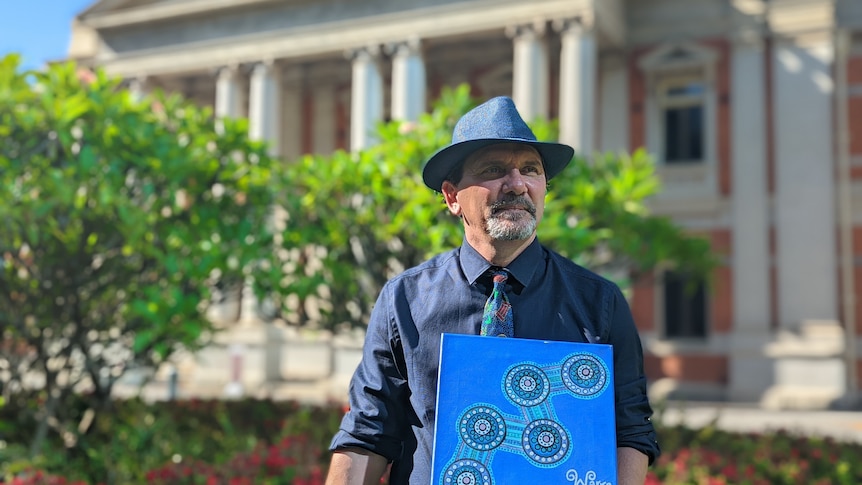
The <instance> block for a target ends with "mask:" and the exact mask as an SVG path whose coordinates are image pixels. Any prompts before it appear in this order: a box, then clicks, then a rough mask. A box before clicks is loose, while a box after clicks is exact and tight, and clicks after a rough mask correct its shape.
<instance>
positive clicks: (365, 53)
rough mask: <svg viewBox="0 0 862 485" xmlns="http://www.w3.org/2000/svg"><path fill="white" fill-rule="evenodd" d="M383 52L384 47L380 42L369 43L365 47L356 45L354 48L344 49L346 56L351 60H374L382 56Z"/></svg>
mask: <svg viewBox="0 0 862 485" xmlns="http://www.w3.org/2000/svg"><path fill="white" fill-rule="evenodd" d="M381 52H382V48H381V46H380V44H368V45H366V46H363V47H356V48H353V49H347V50H346V51H344V57H346V58H347V59H349V60H351V61H357V60H365V61H368V60H372V59H376V58H377V57H380V54H381Z"/></svg>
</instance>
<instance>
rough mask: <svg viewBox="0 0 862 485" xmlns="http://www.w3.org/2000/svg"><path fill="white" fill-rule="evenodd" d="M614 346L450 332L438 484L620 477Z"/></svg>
mask: <svg viewBox="0 0 862 485" xmlns="http://www.w3.org/2000/svg"><path fill="white" fill-rule="evenodd" d="M612 350H613V349H612V347H611V346H610V345H603V344H582V343H573V342H550V341H542V340H527V339H515V338H499V337H480V336H477V335H455V334H443V336H442V339H441V349H440V374H439V378H438V392H437V418H436V428H435V439H434V457H433V463H432V469H433V478H432V481H431V485H511V484H516V483H517V484H522V483H524V484H542V485H546V484H576V485H615V484H616V482H617V478H616V473H617V467H616V432H615V429H616V427H615V424H614V386H613V358H612Z"/></svg>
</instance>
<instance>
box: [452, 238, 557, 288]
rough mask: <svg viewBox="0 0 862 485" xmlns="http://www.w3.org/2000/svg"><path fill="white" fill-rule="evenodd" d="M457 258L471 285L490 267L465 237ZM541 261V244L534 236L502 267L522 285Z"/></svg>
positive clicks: (526, 283) (526, 284) (527, 281)
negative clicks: (520, 251)
mask: <svg viewBox="0 0 862 485" xmlns="http://www.w3.org/2000/svg"><path fill="white" fill-rule="evenodd" d="M459 259H460V261H461V271H463V272H464V276H466V277H467V281H468V282H469V283H470V284H471V285H472V284H473V283H475V282H476V280H477V279H479V277H480V276H482V275H483V274H485V272H487V271H488V269H490V268H491V263H489V262H488V261H487V260H486V259H485V258H483V257H482V255H480V254H479V253H478V252H477V251H476V250H475V249H473V246H470V243H468V242H467V239H466V238H465V239H464V241H463V242H462V243H461V256H460V258H459ZM541 261H542V246H541V244H539V238H535V239H533V242H531V243H530V245H529V246H527V247H526V248H525V249H524V251H523V252H522V253H521V254H519V255H518V257H517V258H515V260H514V261H512V262H511V263H509V266H506V267H505V268H504V269H505V270H506V271H508V272H509V274H511V275H512V276H514V277H515V279H516V280H518V282H519V283H521V284H522V285H524V286H528V285H529V284H530V280H532V279H533V274H535V272H536V268H538V267H539V264H540V263H541Z"/></svg>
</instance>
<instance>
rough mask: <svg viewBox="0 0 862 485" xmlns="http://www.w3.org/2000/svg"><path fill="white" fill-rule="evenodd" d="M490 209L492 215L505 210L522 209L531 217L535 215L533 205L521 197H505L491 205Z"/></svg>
mask: <svg viewBox="0 0 862 485" xmlns="http://www.w3.org/2000/svg"><path fill="white" fill-rule="evenodd" d="M490 209H491V214H492V215H493V214H496V213H497V212H500V211H503V210H506V209H523V210H525V211H527V212H529V213H530V215H532V216H535V215H536V206H535V204H533V201H531V200H530V199H529V198H527V197H525V196H523V195H516V196H509V197H505V198H504V199H503V200H499V201H497V202H494V203H493V204H491V207H490Z"/></svg>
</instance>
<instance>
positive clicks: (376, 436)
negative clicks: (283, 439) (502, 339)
mask: <svg viewBox="0 0 862 485" xmlns="http://www.w3.org/2000/svg"><path fill="white" fill-rule="evenodd" d="M573 155H574V150H573V149H572V148H571V147H569V146H567V145H562V144H558V143H543V142H538V141H536V137H535V135H533V133H532V131H530V129H529V127H527V125H526V124H525V123H524V121H523V120H522V119H521V116H520V115H519V114H518V112H517V110H516V109H515V105H514V103H513V102H512V100H511V99H509V98H505V97H499V98H494V99H491V100H489V101H487V102H486V103H484V104H482V105H480V106H478V107H477V108H475V109H473V110H472V111H470V112H469V113H467V114H466V115H464V117H462V118H461V120H459V122H458V124H457V125H456V126H455V131H454V133H453V136H452V143H451V144H450V145H449V146H447V147H446V148H444V149H442V150H440V151H439V152H437V153H436V154H435V155H434V156H433V157H431V159H429V160H428V162H427V163H426V164H425V167H424V169H423V179H424V181H425V184H426V185H428V187H430V188H431V189H434V190H436V191H439V192H441V193H442V194H443V198H444V200H445V202H446V205H447V206H448V208H449V211H450V212H451V213H452V214H453V215H456V216H458V217H460V218H461V220H462V222H463V225H464V242H463V243H462V245H461V247H460V248H458V249H454V250H452V251H449V252H447V253H444V254H441V255H438V256H436V257H434V258H432V259H430V260H429V261H426V262H424V263H422V264H421V265H419V266H417V267H415V268H412V269H409V270H407V271H405V272H404V273H402V274H401V275H399V276H397V277H395V278H393V279H392V280H390V281H389V282H388V283H387V284H386V285H385V286H384V288H383V290H382V291H381V293H380V296H379V298H378V300H377V303H376V305H375V307H374V310H373V311H372V315H371V321H370V322H369V326H368V332H367V334H366V341H365V347H364V352H363V358H362V362H361V363H360V364H359V367H358V368H357V369H356V373H355V374H354V376H353V380H352V381H351V385H350V411H349V412H348V413H347V414H346V415H345V417H344V419H343V421H342V423H341V429H340V430H339V431H338V433H337V434H336V436H335V437H334V438H333V440H332V445H331V449H332V450H333V452H334V453H333V457H332V464H331V467H330V473H329V477H328V479H327V482H326V483H327V484H330V485H337V484H377V483H379V481H380V477H381V475H382V474H383V473H384V472H385V470H386V467H387V465H388V464H389V463H391V464H392V469H391V483H393V484H399V485H400V484H408V483H409V484H411V485H428V484H429V483H430V480H431V452H432V446H433V439H434V438H433V437H434V419H435V406H436V392H437V388H436V386H437V367H438V362H439V344H440V334H441V333H442V332H447V333H461V334H479V333H480V331H481V333H482V334H485V333H486V331H487V333H488V334H490V335H497V334H498V333H502V334H503V335H504V336H506V335H510V336H513V337H517V338H531V339H544V340H561V341H573V342H591V343H597V342H601V343H607V344H611V345H612V346H613V350H614V379H615V401H616V410H615V414H616V425H617V446H618V448H617V463H618V465H617V468H618V483H619V484H621V485H629V484H638V485H642V484H643V483H644V480H645V476H646V469H647V466H648V463H649V462H651V461H652V460H653V459H655V457H656V456H657V455H658V453H659V448H658V444H657V443H656V440H655V430H654V429H653V426H652V423H651V422H650V415H651V414H652V409H651V408H650V405H649V402H648V400H647V396H646V379H645V377H644V373H643V353H642V349H641V344H640V339H639V337H638V335H637V330H636V328H635V326H634V323H633V321H632V317H631V312H630V311H629V308H628V304H627V303H626V301H625V299H624V298H623V296H622V294H621V293H620V291H619V289H618V288H617V287H616V286H615V285H614V284H613V283H610V282H609V281H607V280H605V279H603V278H601V277H599V276H598V275H596V274H594V273H591V272H590V271H588V270H586V269H584V268H581V267H579V266H577V265H575V264H574V263H572V262H571V261H569V260H567V259H565V258H563V257H562V256H560V255H558V254H556V253H554V252H552V251H550V250H548V249H546V248H545V247H543V246H542V245H541V244H539V242H538V240H537V239H536V226H537V225H538V223H539V222H540V221H541V219H542V215H543V211H544V198H545V191H546V188H547V181H548V180H550V179H551V178H552V177H553V176H555V175H557V174H558V173H560V171H562V170H563V169H564V168H565V167H566V165H568V163H569V162H570V160H571V158H572V156H573ZM495 272H496V273H501V274H503V277H502V279H501V280H496V279H495V280H494V281H497V283H500V282H501V281H502V282H503V284H504V291H503V293H504V294H505V295H506V298H507V299H506V304H507V305H508V306H510V307H511V308H512V317H511V318H509V319H508V322H509V323H504V324H503V326H502V327H500V328H494V329H491V330H487V329H486V328H482V327H483V319H484V320H486V321H485V322H484V326H487V325H489V321H488V319H487V318H483V317H484V316H483V313H484V311H483V309H484V307H485V305H486V303H489V301H488V300H489V295H490V294H491V293H492V288H493V287H494V286H495V282H494V281H492V278H499V275H498V276H494V273H495ZM512 326H513V327H514V328H513V329H512V328H511V327H512ZM504 327H508V328H504ZM489 364H491V365H493V363H489ZM501 479H502V478H501ZM501 484H505V482H501ZM505 485H509V484H505Z"/></svg>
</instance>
